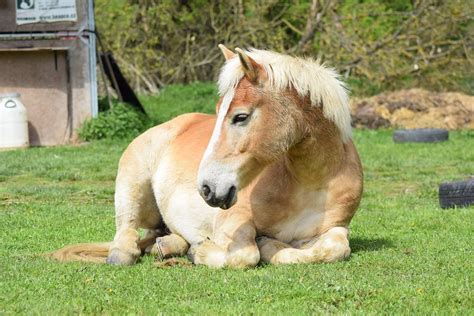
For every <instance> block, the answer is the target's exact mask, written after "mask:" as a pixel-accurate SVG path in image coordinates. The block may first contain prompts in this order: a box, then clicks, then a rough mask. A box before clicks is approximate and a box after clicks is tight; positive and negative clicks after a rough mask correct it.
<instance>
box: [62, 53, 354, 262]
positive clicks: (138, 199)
mask: <svg viewBox="0 0 474 316" xmlns="http://www.w3.org/2000/svg"><path fill="white" fill-rule="evenodd" d="M220 48H221V50H222V52H223V54H224V56H225V58H226V63H225V65H224V67H223V68H222V71H221V74H220V77H219V81H218V85H219V94H220V96H221V98H220V100H219V102H218V104H217V107H216V112H217V116H214V115H205V114H185V115H181V116H179V117H177V118H175V119H173V120H171V121H169V122H167V123H164V124H161V125H159V126H156V127H154V128H152V129H150V130H148V131H147V132H145V133H144V134H142V135H141V136H139V137H137V138H136V139H135V140H134V141H133V142H132V143H131V144H130V145H129V146H128V148H127V149H126V151H125V152H124V154H123V156H122V158H121V160H120V164H119V170H118V175H117V181H116V192H115V211H116V235H115V238H114V240H113V242H112V243H110V244H108V243H107V244H106V243H101V244H83V245H73V246H69V247H66V248H63V249H61V250H58V251H57V252H56V253H54V255H53V256H54V257H56V258H58V259H60V260H63V261H68V260H86V261H105V258H106V262H107V263H110V264H121V265H131V264H134V263H135V262H136V261H137V259H138V258H139V256H140V255H141V254H142V253H143V252H146V251H151V252H157V251H158V253H160V254H161V255H162V256H163V257H171V256H174V255H183V254H186V253H188V255H189V257H190V258H191V260H192V261H193V263H195V264H204V265H207V266H212V267H224V266H229V267H252V266H255V265H256V264H258V263H259V262H260V261H264V262H270V263H273V264H287V263H299V262H335V261H339V260H343V259H345V258H347V257H348V256H349V254H350V248H349V239H348V225H349V223H350V221H351V219H352V217H353V216H354V213H355V212H356V209H357V207H358V205H359V202H360V198H361V194H362V167H361V163H360V160H359V156H358V154H357V151H356V149H355V147H354V145H353V143H352V141H351V122H350V112H349V106H348V95H347V91H346V89H345V87H344V84H343V83H342V82H340V81H339V80H338V76H337V74H336V73H335V72H334V71H333V70H331V69H328V68H326V67H324V65H321V64H319V63H318V62H316V61H313V60H311V59H300V58H294V57H290V56H286V55H281V54H277V53H274V52H270V51H264V50H254V49H252V50H249V51H244V50H241V49H238V48H237V49H236V53H234V52H232V51H230V50H229V49H227V48H226V47H224V46H223V45H220ZM219 208H220V209H219ZM164 225H166V227H167V229H169V233H168V234H166V235H164V232H163V229H160V227H163V226H164ZM139 228H145V229H147V234H146V235H145V237H144V238H142V239H140V237H139V234H138V231H137V230H138V229H139ZM157 237H158V238H157ZM155 240H156V243H155ZM188 248H189V249H188Z"/></svg>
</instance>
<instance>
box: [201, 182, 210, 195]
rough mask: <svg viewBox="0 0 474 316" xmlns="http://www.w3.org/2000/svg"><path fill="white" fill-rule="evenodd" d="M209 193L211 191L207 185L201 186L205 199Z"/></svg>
mask: <svg viewBox="0 0 474 316" xmlns="http://www.w3.org/2000/svg"><path fill="white" fill-rule="evenodd" d="M209 193H211V189H210V188H209V186H208V185H207V184H205V185H203V186H202V195H204V197H205V198H207V197H209Z"/></svg>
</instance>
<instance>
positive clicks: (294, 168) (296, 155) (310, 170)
mask: <svg viewBox="0 0 474 316" xmlns="http://www.w3.org/2000/svg"><path fill="white" fill-rule="evenodd" d="M343 159H344V146H343V143H342V140H341V139H340V137H339V135H334V132H333V131H323V132H321V131H315V132H313V134H311V135H309V136H307V137H306V138H304V139H303V140H302V141H301V142H300V143H298V144H297V145H295V146H294V147H293V148H291V149H290V150H289V152H288V153H287V156H286V159H285V165H286V168H287V169H288V172H289V173H290V174H292V176H293V177H294V179H295V180H296V181H297V182H298V183H299V184H302V185H308V186H315V187H318V186H324V185H325V183H327V181H329V179H330V178H331V177H332V176H333V175H334V174H335V173H336V172H337V170H338V169H339V168H340V165H341V163H342V161H343Z"/></svg>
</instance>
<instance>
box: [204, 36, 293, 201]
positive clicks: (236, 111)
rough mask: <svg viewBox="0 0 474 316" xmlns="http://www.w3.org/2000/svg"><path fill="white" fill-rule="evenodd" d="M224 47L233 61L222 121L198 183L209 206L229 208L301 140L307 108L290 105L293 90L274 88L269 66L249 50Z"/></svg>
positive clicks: (224, 86)
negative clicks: (283, 91) (303, 112)
mask: <svg viewBox="0 0 474 316" xmlns="http://www.w3.org/2000/svg"><path fill="white" fill-rule="evenodd" d="M219 47H220V48H221V50H222V52H223V53H224V56H225V57H226V60H227V61H226V65H225V66H224V68H223V70H222V72H221V75H220V78H219V88H220V93H221V98H220V100H219V102H218V104H217V107H216V111H217V121H216V125H215V127H214V131H213V133H212V136H211V139H210V141H209V144H208V147H207V149H206V151H205V153H204V156H203V158H202V160H201V164H200V168H199V174H198V186H199V192H200V194H201V196H202V197H203V198H204V200H205V201H206V202H207V203H208V204H209V205H211V206H214V207H215V206H218V207H220V208H223V209H227V208H229V207H231V206H232V205H234V204H235V202H236V201H237V192H238V191H239V190H240V189H242V188H244V187H245V186H247V185H248V184H249V183H250V182H251V181H252V180H253V179H254V178H255V177H256V176H257V175H258V174H259V173H260V172H261V171H262V170H263V168H264V167H265V166H266V165H267V164H269V163H271V162H273V161H275V160H276V159H279V158H280V157H281V156H282V155H283V154H284V153H285V152H286V151H288V149H289V148H290V147H291V146H292V144H294V143H295V142H297V141H298V139H301V137H302V135H301V132H300V130H301V128H298V122H299V121H300V120H299V119H298V115H300V112H301V111H295V110H294V109H295V106H294V104H293V106H290V104H288V103H292V102H291V100H293V98H292V96H291V95H288V96H287V97H285V96H283V95H282V94H281V93H276V91H274V90H272V89H271V87H270V86H269V85H268V84H267V81H268V76H267V72H266V70H265V68H264V67H263V66H262V65H261V64H259V63H257V62H256V61H255V60H254V59H252V58H251V57H250V56H248V54H247V53H245V52H244V51H242V50H240V49H238V48H237V49H236V52H237V53H234V52H232V51H230V50H228V49H227V48H225V47H224V46H223V45H219Z"/></svg>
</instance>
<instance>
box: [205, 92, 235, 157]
mask: <svg viewBox="0 0 474 316" xmlns="http://www.w3.org/2000/svg"><path fill="white" fill-rule="evenodd" d="M234 93H235V91H234V89H232V90H229V91H228V92H227V93H226V94H225V95H224V98H223V99H222V104H221V107H220V109H219V113H218V115H217V121H216V126H215V127H214V131H213V132H212V136H211V140H210V141H209V145H207V148H206V151H205V152H204V156H203V157H202V160H201V166H202V163H203V162H204V161H206V160H207V159H208V158H209V156H210V155H211V154H212V152H213V151H214V147H215V146H216V143H217V141H218V140H219V137H220V135H221V131H222V125H223V124H224V119H225V117H226V115H227V112H228V111H229V108H230V104H231V103H232V99H233V98H234Z"/></svg>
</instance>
